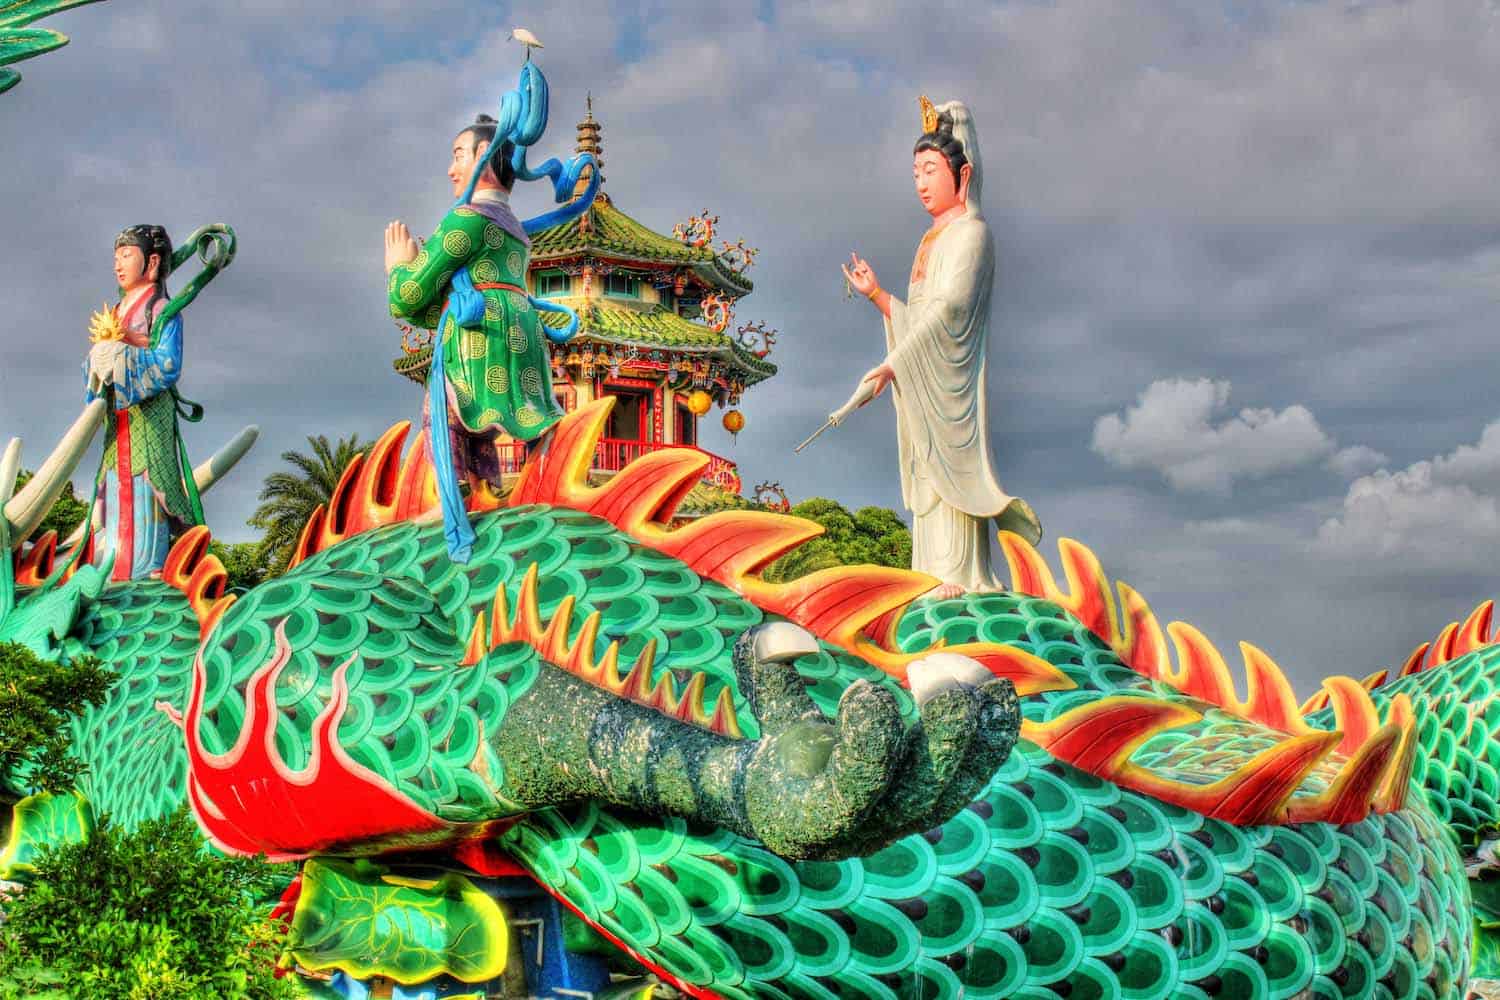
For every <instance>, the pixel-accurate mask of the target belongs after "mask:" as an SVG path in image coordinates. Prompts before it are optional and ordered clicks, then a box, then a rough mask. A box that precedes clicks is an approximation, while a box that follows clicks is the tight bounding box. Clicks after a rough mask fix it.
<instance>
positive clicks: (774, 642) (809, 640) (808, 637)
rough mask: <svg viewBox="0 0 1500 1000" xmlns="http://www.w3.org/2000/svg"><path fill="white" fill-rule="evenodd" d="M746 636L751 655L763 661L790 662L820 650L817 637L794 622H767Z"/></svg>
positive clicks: (751, 630) (749, 631) (748, 632)
mask: <svg viewBox="0 0 1500 1000" xmlns="http://www.w3.org/2000/svg"><path fill="white" fill-rule="evenodd" d="M745 637H746V638H747V639H748V641H749V642H750V645H751V655H752V656H754V658H755V659H756V660H759V661H760V662H762V663H790V662H791V661H792V660H795V659H797V658H798V657H800V656H807V655H809V654H811V653H816V652H817V651H818V640H817V638H816V637H815V636H814V635H813V634H812V633H811V632H809V631H808V630H807V629H805V628H803V627H802V626H801V625H797V624H794V623H792V622H766V623H765V624H763V625H757V626H756V627H755V628H752V629H750V630H748V631H747V632H746V633H745Z"/></svg>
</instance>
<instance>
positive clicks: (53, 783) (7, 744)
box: [0, 643, 115, 801]
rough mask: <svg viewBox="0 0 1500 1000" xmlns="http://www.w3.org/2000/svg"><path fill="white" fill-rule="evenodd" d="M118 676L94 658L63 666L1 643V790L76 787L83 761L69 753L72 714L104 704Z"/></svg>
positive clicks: (10, 644)
mask: <svg viewBox="0 0 1500 1000" xmlns="http://www.w3.org/2000/svg"><path fill="white" fill-rule="evenodd" d="M114 681H115V675H114V674H112V673H110V672H109V671H108V670H105V669H104V668H102V667H101V666H99V662H98V661H97V660H95V659H93V658H92V657H82V658H79V659H77V660H74V661H73V662H72V663H69V664H66V665H64V664H59V663H53V662H51V661H48V660H43V659H41V658H40V657H38V656H36V655H35V654H33V653H32V652H31V651H30V650H28V649H27V648H26V647H25V646H22V645H19V644H17V643H0V792H3V791H4V790H6V789H10V790H12V791H14V792H19V791H20V790H21V789H20V788H19V786H20V785H21V784H23V783H24V784H27V785H32V786H35V787H38V788H40V789H41V790H42V791H47V792H62V791H67V790H68V789H70V788H72V787H73V785H74V783H75V782H76V781H77V779H78V775H79V774H81V773H82V772H83V770H84V765H83V763H82V762H81V761H78V760H76V759H74V758H72V757H69V756H68V748H69V746H70V745H71V743H70V740H69V738H68V734H67V722H68V716H70V715H72V714H75V713H77V712H80V711H82V710H83V708H84V706H86V705H98V704H101V703H102V702H103V701H104V698H105V695H107V694H108V693H109V688H110V685H112V684H113V683H114ZM23 775H24V776H25V777H24V782H23V780H22V776H23ZM4 798H5V796H4V795H3V794H0V801H3V799H4Z"/></svg>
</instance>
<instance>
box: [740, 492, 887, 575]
mask: <svg viewBox="0 0 1500 1000" xmlns="http://www.w3.org/2000/svg"><path fill="white" fill-rule="evenodd" d="M791 513H792V514H795V515H796V516H797V517H805V518H807V519H808V520H809V521H816V522H818V523H819V524H821V525H822V526H823V529H824V530H823V534H822V535H820V536H818V537H817V538H814V539H812V540H810V541H808V542H805V543H803V544H802V545H800V546H798V547H797V548H795V549H793V550H792V551H791V552H788V553H787V554H786V555H784V556H782V557H781V558H780V559H778V560H776V561H775V562H773V563H772V564H771V565H769V566H767V567H766V569H765V572H764V573H763V574H762V575H763V576H764V577H765V578H766V579H767V580H769V581H771V582H772V583H781V582H785V581H787V580H795V579H797V578H798V577H801V576H806V575H807V574H809V573H813V572H816V571H817V570H820V569H827V568H828V567H830V566H855V565H864V564H869V565H875V566H898V567H901V568H906V567H909V566H911V531H910V529H908V528H907V527H906V525H905V524H904V523H903V522H902V521H901V518H899V517H898V516H897V515H896V512H895V511H892V510H887V509H886V508H884V507H861V508H860V509H859V510H857V511H855V512H854V513H852V514H851V513H849V511H848V509H847V508H845V507H844V505H843V504H841V503H839V502H838V501H837V500H829V499H826V498H824V497H812V498H811V499H808V500H804V501H802V502H801V503H799V504H797V505H795V506H794V507H792V509H791Z"/></svg>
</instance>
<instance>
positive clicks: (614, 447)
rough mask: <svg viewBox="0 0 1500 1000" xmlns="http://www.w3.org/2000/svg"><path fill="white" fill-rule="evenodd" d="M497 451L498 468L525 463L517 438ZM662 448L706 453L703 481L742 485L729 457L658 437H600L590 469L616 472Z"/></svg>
mask: <svg viewBox="0 0 1500 1000" xmlns="http://www.w3.org/2000/svg"><path fill="white" fill-rule="evenodd" d="M496 447H497V448H498V449H499V451H500V471H501V472H502V473H506V474H510V473H516V472H520V471H521V466H522V465H524V464H525V463H526V445H525V444H523V443H522V442H520V441H506V442H504V443H502V444H499V445H496ZM663 448H686V449H688V450H689V451H697V452H702V453H703V454H705V455H707V456H708V465H707V467H705V468H704V470H703V477H702V478H703V481H704V482H705V483H709V484H710V485H713V486H718V487H720V488H721V489H726V490H729V491H730V492H731V493H738V492H740V490H741V489H742V488H743V484H742V483H741V481H740V473H739V469H738V468H736V466H735V464H734V463H733V462H731V461H730V460H729V459H727V458H724V457H723V456H720V455H715V454H714V453H713V452H711V451H704V450H703V449H702V448H698V447H695V446H693V445H687V444H663V443H661V442H660V441H631V440H628V439H626V438H600V439H599V446H598V447H597V448H596V449H595V450H594V461H593V465H592V467H591V471H594V472H619V471H620V470H621V469H623V468H625V466H627V465H629V464H630V463H631V462H633V461H634V460H636V459H637V458H640V457H641V456H642V455H645V454H646V453H648V452H653V451H660V450H661V449H663Z"/></svg>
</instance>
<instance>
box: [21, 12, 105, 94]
mask: <svg viewBox="0 0 1500 1000" xmlns="http://www.w3.org/2000/svg"><path fill="white" fill-rule="evenodd" d="M98 2H99V0H0V66H6V65H9V64H10V63H14V62H20V61H21V60H23V59H31V58H32V57H34V56H39V55H41V54H42V53H44V52H51V51H52V50H53V49H59V48H62V47H63V46H64V45H66V44H68V36H67V35H64V34H63V33H62V32H60V31H53V30H51V29H50V28H28V27H26V25H28V24H30V23H31V22H33V21H36V20H38V19H40V18H43V17H47V16H48V15H50V14H56V13H58V12H59V11H64V10H68V9H69V8H71V7H81V6H83V5H84V4H87V3H98ZM20 82H21V74H19V73H17V72H16V71H15V70H9V69H4V70H0V94H3V93H5V92H6V91H7V90H9V89H10V88H12V87H14V86H15V85H16V84H18V83H20Z"/></svg>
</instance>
